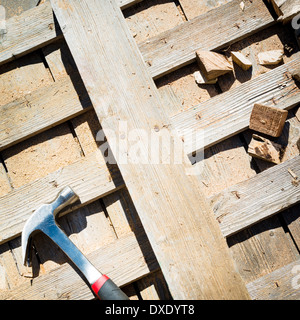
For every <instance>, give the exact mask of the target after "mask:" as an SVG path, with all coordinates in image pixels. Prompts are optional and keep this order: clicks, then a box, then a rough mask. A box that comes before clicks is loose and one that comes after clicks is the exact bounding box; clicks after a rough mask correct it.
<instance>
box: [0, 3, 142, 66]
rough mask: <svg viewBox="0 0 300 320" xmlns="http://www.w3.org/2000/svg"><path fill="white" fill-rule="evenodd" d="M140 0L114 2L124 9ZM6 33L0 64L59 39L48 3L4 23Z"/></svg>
mask: <svg viewBox="0 0 300 320" xmlns="http://www.w3.org/2000/svg"><path fill="white" fill-rule="evenodd" d="M139 1H142V0H116V2H117V3H118V5H119V6H120V7H121V8H126V7H128V6H130V5H133V4H135V3H137V2H139ZM6 28H7V33H6V34H5V37H4V38H3V39H2V41H1V40H0V64H3V63H6V62H9V61H11V60H14V59H16V58H18V57H20V56H23V55H25V54H27V53H30V52H32V51H34V50H36V49H39V48H42V47H43V46H46V45H47V44H49V43H51V42H53V41H56V40H58V38H60V37H61V30H60V29H59V27H58V25H57V23H56V21H55V20H54V16H53V12H52V9H51V5H50V2H49V1H46V2H45V3H44V4H42V5H40V6H38V7H35V8H32V9H30V10H27V11H25V12H24V13H22V14H21V15H19V16H15V17H12V18H10V19H8V20H7V21H6Z"/></svg>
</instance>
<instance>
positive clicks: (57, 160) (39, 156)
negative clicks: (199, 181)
mask: <svg viewBox="0 0 300 320" xmlns="http://www.w3.org/2000/svg"><path fill="white" fill-rule="evenodd" d="M2 156H3V159H4V162H5V164H6V167H7V169H8V174H9V177H10V179H11V182H12V186H13V187H14V188H18V187H21V186H22V185H24V184H27V183H30V182H32V181H34V180H36V179H39V178H41V177H44V176H46V175H47V174H49V173H51V172H54V171H56V170H58V169H59V168H61V167H64V166H66V165H69V164H71V163H73V162H75V161H76V160H78V159H80V157H81V156H80V149H79V147H78V144H77V143H76V141H75V140H74V138H73V135H72V133H71V132H70V129H69V127H68V125H67V124H62V125H60V126H57V127H56V128H53V129H50V130H47V131H45V132H43V133H41V134H38V135H36V136H34V137H32V138H30V139H28V140H26V141H24V142H21V143H19V144H17V145H15V146H12V147H10V148H8V149H6V150H4V151H3V152H2Z"/></svg>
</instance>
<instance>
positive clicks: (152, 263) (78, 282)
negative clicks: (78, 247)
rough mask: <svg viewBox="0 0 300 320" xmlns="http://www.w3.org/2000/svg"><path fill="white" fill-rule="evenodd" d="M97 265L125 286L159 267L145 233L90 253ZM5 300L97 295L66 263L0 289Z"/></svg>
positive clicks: (132, 235) (70, 298) (76, 298)
mask: <svg viewBox="0 0 300 320" xmlns="http://www.w3.org/2000/svg"><path fill="white" fill-rule="evenodd" d="M132 257H134V259H133V258H132ZM87 258H88V259H89V260H90V261H91V262H92V263H93V264H94V266H95V267H96V268H98V269H99V270H101V271H102V272H103V273H105V274H107V275H108V276H109V277H110V278H111V279H113V280H114V281H115V282H116V284H117V285H119V286H124V285H126V284H128V283H131V282H133V281H135V280H138V279H139V278H141V277H144V276H146V275H147V274H149V273H150V272H153V271H155V270H158V269H159V265H158V263H157V260H156V258H155V256H154V254H153V251H152V249H151V247H150V245H149V242H148V240H147V238H146V236H145V235H143V237H141V236H140V237H139V241H137V239H136V237H135V235H134V233H129V234H127V235H125V236H123V237H121V238H119V239H117V240H115V241H114V242H112V243H110V244H108V245H107V246H105V247H101V248H100V249H98V250H95V251H94V252H92V253H90V254H88V255H87ZM0 299H1V300H24V299H25V300H65V299H68V300H87V299H88V300H90V299H94V295H93V293H92V291H91V290H90V288H89V286H87V285H86V282H85V281H84V280H83V278H82V277H81V276H80V275H79V274H78V273H77V272H76V271H75V270H74V269H73V267H72V266H71V265H70V264H68V263H65V264H63V265H61V266H59V267H58V268H56V269H54V270H51V272H49V273H47V274H44V275H41V276H39V277H38V278H36V279H33V281H32V282H31V281H29V280H28V281H27V282H25V283H24V284H22V285H20V286H18V287H16V288H14V289H13V290H7V291H2V292H0Z"/></svg>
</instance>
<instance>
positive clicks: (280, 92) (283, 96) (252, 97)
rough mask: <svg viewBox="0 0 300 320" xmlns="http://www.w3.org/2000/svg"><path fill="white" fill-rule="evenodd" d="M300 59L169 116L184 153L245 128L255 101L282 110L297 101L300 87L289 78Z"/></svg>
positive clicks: (214, 142) (215, 141) (299, 95)
mask: <svg viewBox="0 0 300 320" xmlns="http://www.w3.org/2000/svg"><path fill="white" fill-rule="evenodd" d="M299 63H300V57H299V55H298V56H297V57H296V58H295V59H294V60H293V61H291V62H289V63H287V64H285V65H282V66H280V67H278V68H276V69H273V70H271V71H269V72H267V73H265V74H263V75H261V76H259V77H257V78H255V79H253V80H249V81H247V82H245V83H243V84H241V85H240V86H238V87H237V88H234V89H232V90H230V91H227V92H225V93H222V94H220V95H218V96H216V97H213V98H211V99H210V100H208V101H206V102H204V103H201V104H200V105H198V106H196V107H191V108H189V109H187V110H185V111H183V112H181V113H178V114H177V115H174V116H173V117H171V124H172V125H173V127H174V128H175V129H176V130H177V131H178V134H179V136H180V137H182V139H183V140H184V145H185V151H186V152H187V154H189V155H190V154H192V153H193V152H195V151H198V150H201V149H203V148H207V147H209V146H212V145H214V144H216V143H218V142H220V141H222V140H225V139H226V138H229V137H231V136H233V135H235V134H237V133H239V132H241V131H243V130H246V129H247V128H248V127H249V121H250V115H251V111H252V108H253V105H254V104H255V103H260V104H265V105H270V106H276V107H277V108H280V109H285V110H287V109H290V108H292V107H293V106H295V105H296V104H297V103H299V102H300V88H299V86H298V85H297V84H296V83H295V81H294V80H293V79H292V73H293V71H295V70H296V69H297V67H298V66H299Z"/></svg>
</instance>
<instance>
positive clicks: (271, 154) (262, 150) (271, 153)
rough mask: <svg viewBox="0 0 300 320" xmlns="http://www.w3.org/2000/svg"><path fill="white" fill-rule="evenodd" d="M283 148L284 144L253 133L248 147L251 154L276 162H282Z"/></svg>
mask: <svg viewBox="0 0 300 320" xmlns="http://www.w3.org/2000/svg"><path fill="white" fill-rule="evenodd" d="M281 150H282V146H281V145H280V144H278V143H275V142H272V141H270V140H269V139H266V138H264V137H261V136H259V135H257V134H253V136H252V140H251V142H250V144H249V147H248V153H249V155H250V156H252V157H255V158H258V159H262V160H265V161H268V162H272V163H275V164H279V163H280V162H281V160H280V159H281Z"/></svg>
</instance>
